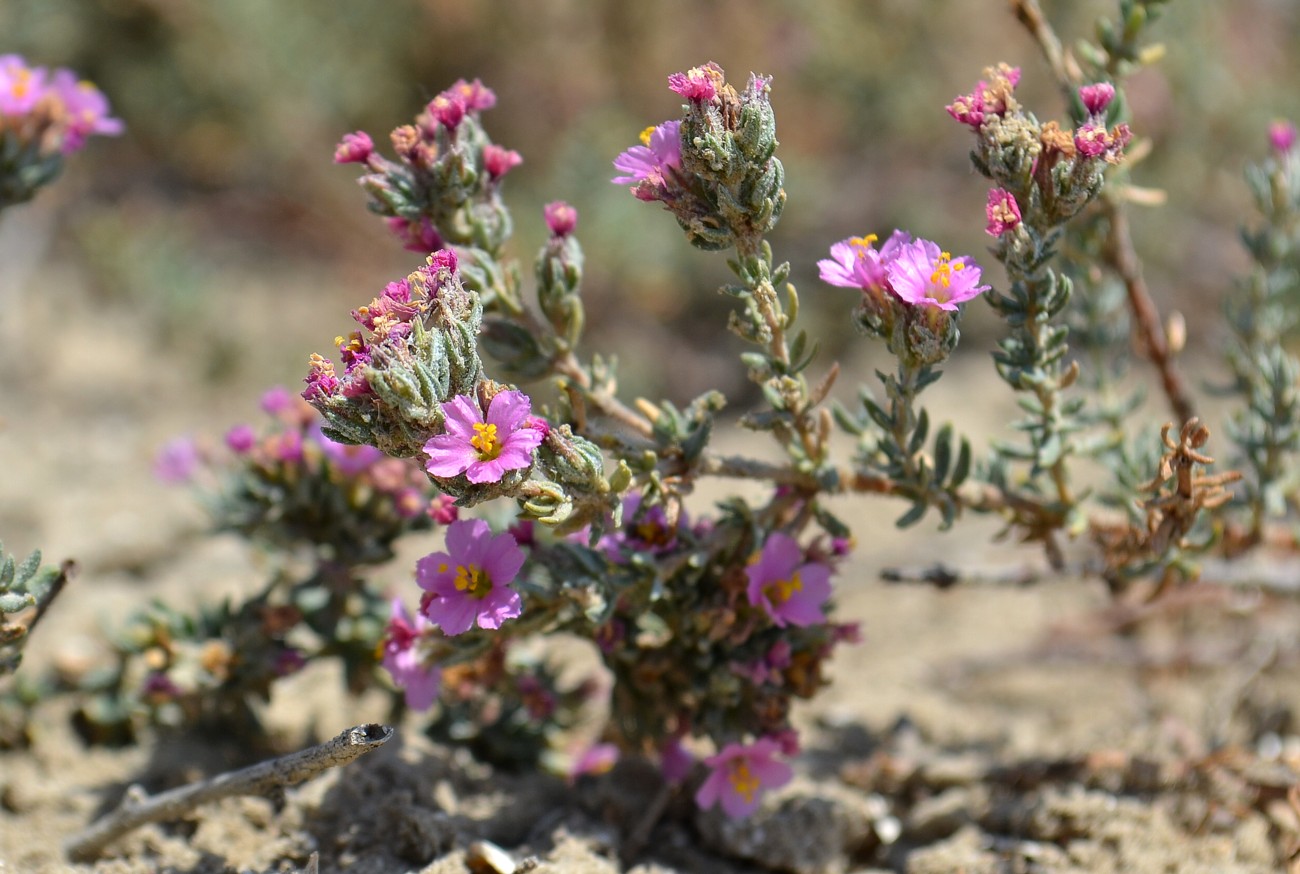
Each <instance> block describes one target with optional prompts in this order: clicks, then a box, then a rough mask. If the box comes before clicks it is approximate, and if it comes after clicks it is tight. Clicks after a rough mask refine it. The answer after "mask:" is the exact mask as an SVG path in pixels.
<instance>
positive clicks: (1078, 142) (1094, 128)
mask: <svg viewBox="0 0 1300 874" xmlns="http://www.w3.org/2000/svg"><path fill="white" fill-rule="evenodd" d="M1131 139H1133V132H1132V131H1131V130H1129V126H1128V125H1127V124H1117V125H1115V128H1114V130H1110V131H1108V130H1106V125H1104V124H1102V123H1101V122H1100V121H1095V120H1094V121H1089V122H1085V123H1084V124H1082V125H1080V126H1079V127H1078V129H1077V130H1075V132H1074V147H1075V148H1076V149H1077V150H1078V151H1079V154H1080V155H1082V156H1084V157H1085V158H1101V159H1102V160H1104V161H1105V162H1106V163H1108V164H1118V163H1119V159H1120V156H1121V155H1123V153H1124V147H1125V146H1127V145H1128V144H1129V140H1131Z"/></svg>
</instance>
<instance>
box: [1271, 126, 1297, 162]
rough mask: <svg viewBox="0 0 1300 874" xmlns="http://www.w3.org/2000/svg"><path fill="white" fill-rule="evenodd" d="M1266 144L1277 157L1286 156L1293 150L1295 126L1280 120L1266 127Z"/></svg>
mask: <svg viewBox="0 0 1300 874" xmlns="http://www.w3.org/2000/svg"><path fill="white" fill-rule="evenodd" d="M1268 142H1269V145H1271V146H1272V147H1273V151H1275V152H1277V153H1278V154H1279V155H1285V154H1287V153H1288V152H1290V151H1291V150H1292V149H1293V148H1295V143H1296V127H1295V125H1294V124H1292V123H1291V122H1289V121H1283V120H1281V119H1279V120H1277V121H1275V122H1273V123H1272V124H1270V125H1269V126H1268Z"/></svg>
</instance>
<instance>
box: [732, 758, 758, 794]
mask: <svg viewBox="0 0 1300 874" xmlns="http://www.w3.org/2000/svg"><path fill="white" fill-rule="evenodd" d="M727 779H728V780H729V781H731V788H732V789H734V790H736V794H737V795H739V796H740V797H742V798H744V799H745V803H746V804H748V803H750V802H751V801H753V800H754V794H755V793H756V792H758V790H759V787H760V786H761V785H762V781H760V780H759V779H758V777H757V776H755V775H754V772H753V771H751V770H750V769H749V762H747V761H745V760H744V759H737V760H735V761H733V762H732V763H731V768H730V770H729V771H728V773H727Z"/></svg>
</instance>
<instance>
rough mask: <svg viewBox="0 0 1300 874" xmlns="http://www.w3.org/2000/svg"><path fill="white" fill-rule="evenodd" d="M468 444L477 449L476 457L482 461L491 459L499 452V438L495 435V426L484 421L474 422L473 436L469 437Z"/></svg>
mask: <svg viewBox="0 0 1300 874" xmlns="http://www.w3.org/2000/svg"><path fill="white" fill-rule="evenodd" d="M469 445H470V446H473V447H474V448H475V449H476V450H478V457H479V458H480V459H481V460H483V461H492V460H493V459H494V458H496V457H497V456H498V455H500V454H501V446H502V444H501V438H500V437H498V436H497V426H496V425H489V424H488V423H486V422H475V423H474V436H473V437H471V438H469Z"/></svg>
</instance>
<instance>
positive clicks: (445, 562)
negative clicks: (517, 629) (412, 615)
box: [415, 519, 524, 636]
mask: <svg viewBox="0 0 1300 874" xmlns="http://www.w3.org/2000/svg"><path fill="white" fill-rule="evenodd" d="M446 546H447V549H446V551H445V552H434V553H430V554H429V555H426V556H425V557H424V558H422V559H420V560H419V561H418V562H416V565H415V578H416V582H418V583H419V585H420V588H422V589H424V590H425V592H426V594H425V596H424V599H423V601H422V603H421V612H422V613H423V614H424V616H425V617H426V618H427V619H428V620H429V621H431V622H433V623H436V624H437V625H438V626H440V627H441V628H442V632H443V633H444V634H447V635H451V636H454V635H457V634H463V633H464V632H466V631H469V630H470V629H471V628H473V627H474V626H475V625H477V626H478V627H479V628H486V629H496V628H500V627H501V624H502V623H503V622H505V621H506V620H507V619H513V618H515V617H516V616H518V615H519V614H520V613H521V612H522V610H523V605H522V601H521V599H520V597H519V593H518V592H516V591H515V590H514V589H512V588H511V587H510V584H511V583H512V582H514V579H515V577H517V576H518V575H519V571H520V569H521V568H522V567H523V565H524V551H523V550H522V549H520V548H519V545H518V544H517V543H515V539H514V538H513V537H511V536H510V535H509V534H496V535H493V534H492V529H490V528H489V527H488V524H487V523H486V522H484V521H483V520H482V519H469V520H461V521H458V522H453V523H452V524H451V525H449V526H447V544H446Z"/></svg>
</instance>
